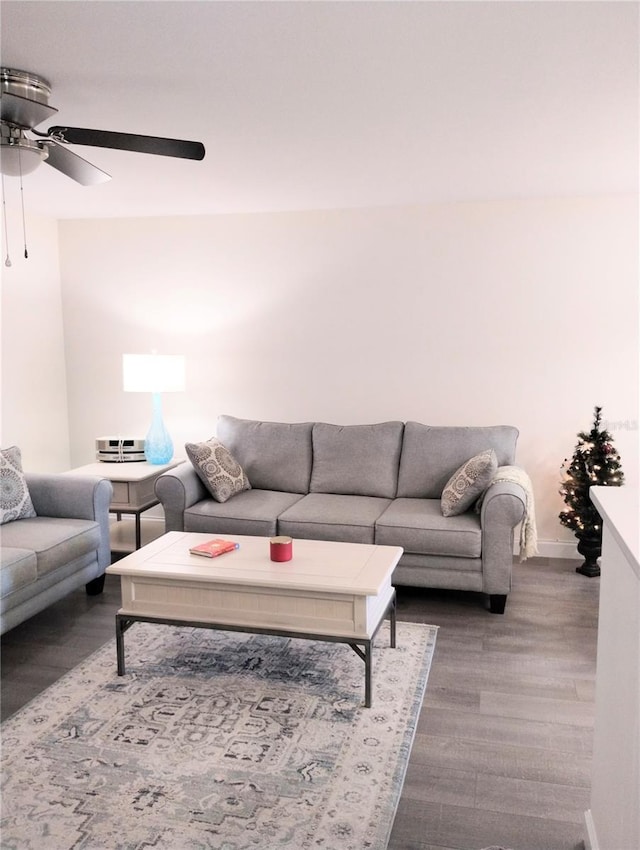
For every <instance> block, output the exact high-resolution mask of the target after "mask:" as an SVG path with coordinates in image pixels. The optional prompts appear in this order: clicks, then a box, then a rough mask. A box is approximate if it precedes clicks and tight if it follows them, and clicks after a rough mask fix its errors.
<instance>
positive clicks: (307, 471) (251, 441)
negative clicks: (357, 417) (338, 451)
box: [216, 416, 312, 493]
mask: <svg viewBox="0 0 640 850" xmlns="http://www.w3.org/2000/svg"><path fill="white" fill-rule="evenodd" d="M311 427H312V426H311V423H310V422H293V423H287V422H260V421H254V420H252V419H237V418H236V417H235V416H220V417H219V418H218V422H217V425H216V436H217V437H218V439H219V440H220V441H221V442H222V443H224V445H225V446H226V447H227V449H228V450H229V451H230V452H231V454H232V455H233V457H234V458H235V459H236V460H237V462H238V463H239V464H240V466H241V467H242V468H243V470H244V471H245V473H246V475H247V478H248V479H249V481H250V482H251V486H252V487H254V488H255V489H256V490H280V491H282V492H283V493H308V492H309V479H310V478H311Z"/></svg>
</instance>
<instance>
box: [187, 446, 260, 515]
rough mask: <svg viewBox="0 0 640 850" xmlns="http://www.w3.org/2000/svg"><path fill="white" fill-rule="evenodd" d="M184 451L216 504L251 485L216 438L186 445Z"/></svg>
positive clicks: (247, 488)
mask: <svg viewBox="0 0 640 850" xmlns="http://www.w3.org/2000/svg"><path fill="white" fill-rule="evenodd" d="M185 449H186V452H187V455H188V457H189V460H190V461H191V463H192V464H193V468H194V469H195V471H196V472H197V473H198V475H199V476H200V479H201V480H202V483H203V484H204V486H205V487H206V488H207V490H208V491H209V492H210V493H211V495H212V496H213V498H214V499H215V500H216V502H226V501H227V499H230V498H231V497H232V496H235V494H236V493H240V491H241V490H250V489H251V484H250V483H249V479H248V478H247V476H246V475H245V472H244V470H243V468H242V467H241V466H240V464H239V463H238V461H237V460H236V459H235V458H234V457H233V456H232V454H231V452H230V451H229V449H227V448H226V446H223V445H222V443H221V442H220V440H218V439H216V437H211V439H210V440H207V441H206V442H205V443H186V444H185Z"/></svg>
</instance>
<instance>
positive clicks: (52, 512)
mask: <svg viewBox="0 0 640 850" xmlns="http://www.w3.org/2000/svg"><path fill="white" fill-rule="evenodd" d="M25 479H26V481H27V487H28V488H29V495H30V496H31V501H32V502H33V507H34V509H35V512H36V513H37V514H38V516H48V517H60V518H62V519H90V520H93V521H94V522H97V523H98V525H99V526H100V548H99V549H98V563H99V564H100V566H101V567H103V568H106V567H108V566H109V564H110V563H111V541H110V538H109V505H110V504H111V498H112V496H113V487H112V485H111V482H110V481H109V480H108V479H107V478H101V477H100V476H98V475H67V474H63V473H42V472H27V473H25Z"/></svg>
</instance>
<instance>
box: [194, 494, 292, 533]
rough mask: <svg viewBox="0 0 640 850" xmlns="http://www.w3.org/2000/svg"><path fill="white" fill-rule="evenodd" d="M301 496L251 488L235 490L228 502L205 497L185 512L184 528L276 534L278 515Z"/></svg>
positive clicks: (209, 531) (220, 531)
mask: <svg viewBox="0 0 640 850" xmlns="http://www.w3.org/2000/svg"><path fill="white" fill-rule="evenodd" d="M302 498H303V496H302V495H301V494H300V493H282V492H280V491H278V490H257V489H255V488H254V489H252V490H243V491H242V492H241V493H237V494H236V495H235V496H234V497H233V499H229V501H228V502H216V501H214V500H213V499H204V500H202V501H200V502H196V504H195V505H192V506H191V507H190V508H187V509H186V511H185V512H184V530H185V531H202V532H205V533H207V534H209V533H210V534H250V535H256V536H258V537H272V536H273V535H275V534H277V533H278V517H279V516H280V514H282V512H283V511H286V510H287V508H290V507H291V505H293V504H295V503H296V502H298V501H299V500H300V499H302Z"/></svg>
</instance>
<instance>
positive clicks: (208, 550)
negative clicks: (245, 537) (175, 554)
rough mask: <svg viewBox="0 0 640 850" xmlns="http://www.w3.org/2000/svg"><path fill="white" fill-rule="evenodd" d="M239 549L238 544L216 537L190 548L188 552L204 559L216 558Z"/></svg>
mask: <svg viewBox="0 0 640 850" xmlns="http://www.w3.org/2000/svg"><path fill="white" fill-rule="evenodd" d="M239 548H240V544H239V543H234V542H233V540H223V539H222V538H221V537H216V538H215V539H214V540H206V541H205V542H204V543H199V544H198V545H197V546H192V547H191V549H189V551H190V552H191V554H192V555H202V556H203V557H204V558H217V557H218V555H224V553H225V552H233V550H234V549H239Z"/></svg>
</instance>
